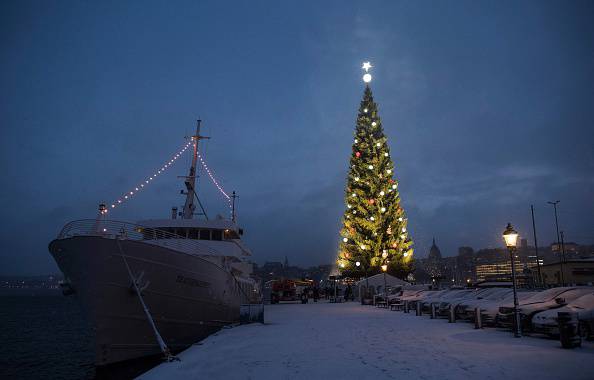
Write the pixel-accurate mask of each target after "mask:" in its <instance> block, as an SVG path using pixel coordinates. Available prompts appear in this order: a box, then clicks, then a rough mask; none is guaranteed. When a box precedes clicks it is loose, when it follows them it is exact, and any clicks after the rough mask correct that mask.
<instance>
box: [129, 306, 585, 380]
mask: <svg viewBox="0 0 594 380" xmlns="http://www.w3.org/2000/svg"><path fill="white" fill-rule="evenodd" d="M265 319H266V324H264V325H261V324H251V325H243V326H238V327H235V328H231V329H224V330H222V331H220V332H219V333H217V334H215V335H212V336H210V337H208V338H207V339H205V340H203V341H202V342H200V343H198V344H196V345H194V346H192V347H190V348H189V349H187V350H186V351H184V352H183V353H181V354H180V355H179V357H180V359H181V361H179V362H173V363H163V364H161V365H160V366H158V367H156V368H153V369H152V370H150V371H149V372H147V373H145V374H143V375H141V376H140V377H139V378H140V379H147V380H148V379H190V378H191V379H308V380H313V379H334V378H336V379H391V378H393V379H440V380H444V379H498V380H501V379H523V380H532V379H535V380H536V379H539V380H540V379H576V380H578V379H594V365H593V364H592V363H593V361H594V344H592V342H584V345H583V346H582V348H578V349H573V350H564V349H562V348H561V347H560V343H559V342H558V341H556V340H549V339H544V338H537V337H523V338H519V339H518V338H514V337H513V336H512V334H511V333H510V332H507V331H503V330H497V329H493V328H491V329H484V330H474V329H473V325H472V324H469V323H455V324H449V323H447V321H446V320H444V319H437V320H432V319H430V318H428V317H427V316H423V317H417V316H415V315H414V314H404V313H402V312H393V311H388V310H385V309H377V308H375V307H373V306H361V305H359V304H357V303H345V304H330V303H317V304H311V303H309V304H306V305H301V304H281V305H267V306H266V311H265Z"/></svg>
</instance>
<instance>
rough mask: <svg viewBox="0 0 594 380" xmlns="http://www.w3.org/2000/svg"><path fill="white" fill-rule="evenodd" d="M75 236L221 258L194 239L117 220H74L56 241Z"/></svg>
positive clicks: (214, 251) (213, 250)
mask: <svg viewBox="0 0 594 380" xmlns="http://www.w3.org/2000/svg"><path fill="white" fill-rule="evenodd" d="M75 236H100V237H103V238H106V239H120V240H133V241H140V242H143V243H146V244H152V245H158V246H160V247H164V248H171V249H175V250H178V251H181V252H184V253H189V254H193V255H212V256H222V255H221V253H220V252H219V251H217V250H216V249H213V248H211V247H209V246H208V245H206V244H202V243H200V242H199V241H196V240H195V239H188V238H186V237H185V236H180V235H176V234H174V233H171V232H168V231H164V230H160V229H158V228H152V227H146V226H143V225H140V224H135V223H129V222H122V221H117V220H97V219H81V220H74V221H72V222H70V223H68V224H66V225H65V226H64V228H62V231H60V233H59V234H58V239H65V238H69V237H75Z"/></svg>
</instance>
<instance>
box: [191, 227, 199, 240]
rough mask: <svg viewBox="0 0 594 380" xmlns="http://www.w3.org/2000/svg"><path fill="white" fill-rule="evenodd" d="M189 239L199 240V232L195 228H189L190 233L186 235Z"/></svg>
mask: <svg viewBox="0 0 594 380" xmlns="http://www.w3.org/2000/svg"><path fill="white" fill-rule="evenodd" d="M188 238H189V239H199V238H200V230H198V229H197V228H190V233H189V234H188Z"/></svg>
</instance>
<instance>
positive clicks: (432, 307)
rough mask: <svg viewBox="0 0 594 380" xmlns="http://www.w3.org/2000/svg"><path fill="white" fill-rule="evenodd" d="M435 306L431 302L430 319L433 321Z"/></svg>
mask: <svg viewBox="0 0 594 380" xmlns="http://www.w3.org/2000/svg"><path fill="white" fill-rule="evenodd" d="M435 318H436V317H435V304H434V303H433V302H431V319H435Z"/></svg>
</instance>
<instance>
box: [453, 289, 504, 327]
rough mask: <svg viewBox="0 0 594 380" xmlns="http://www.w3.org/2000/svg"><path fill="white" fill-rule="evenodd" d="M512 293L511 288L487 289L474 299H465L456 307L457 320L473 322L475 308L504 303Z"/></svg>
mask: <svg viewBox="0 0 594 380" xmlns="http://www.w3.org/2000/svg"><path fill="white" fill-rule="evenodd" d="M512 292H513V291H512V289H509V288H487V289H485V291H484V292H481V293H477V294H476V297H474V298H466V299H463V300H461V301H460V302H459V303H458V305H457V306H456V318H460V319H465V320H471V321H472V320H474V317H475V315H474V310H475V308H477V307H483V305H488V304H489V303H491V302H493V301H495V302H498V301H499V302H501V303H503V302H502V301H503V300H504V299H505V297H507V296H508V295H510V294H511V293H512ZM497 310H499V309H497Z"/></svg>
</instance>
